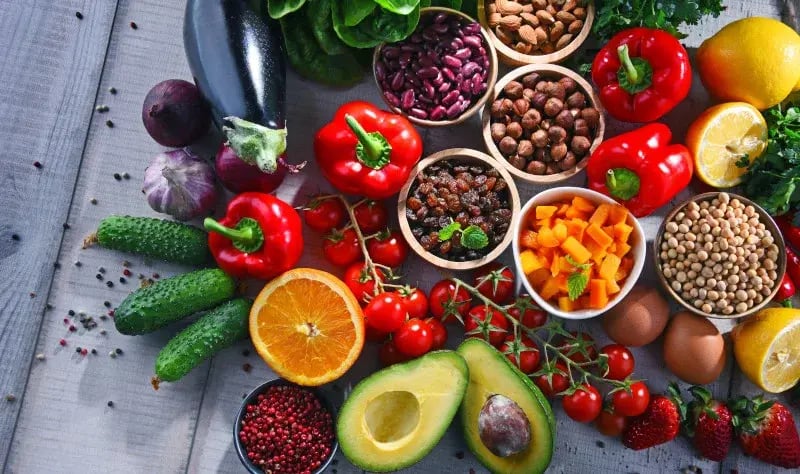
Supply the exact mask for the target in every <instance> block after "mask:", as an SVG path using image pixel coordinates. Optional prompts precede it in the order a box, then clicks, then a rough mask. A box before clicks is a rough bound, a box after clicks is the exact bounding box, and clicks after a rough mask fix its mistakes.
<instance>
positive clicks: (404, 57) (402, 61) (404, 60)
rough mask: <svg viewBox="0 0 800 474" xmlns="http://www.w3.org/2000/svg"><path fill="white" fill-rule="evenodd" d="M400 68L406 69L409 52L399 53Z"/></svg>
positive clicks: (409, 56)
mask: <svg viewBox="0 0 800 474" xmlns="http://www.w3.org/2000/svg"><path fill="white" fill-rule="evenodd" d="M399 60H400V67H401V68H406V67H408V63H410V62H411V52H410V51H403V52H402V53H400V58H399Z"/></svg>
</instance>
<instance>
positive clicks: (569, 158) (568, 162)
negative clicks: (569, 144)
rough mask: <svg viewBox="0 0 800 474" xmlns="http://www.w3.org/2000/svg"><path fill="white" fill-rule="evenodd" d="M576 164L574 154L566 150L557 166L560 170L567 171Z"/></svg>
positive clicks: (576, 160)
mask: <svg viewBox="0 0 800 474" xmlns="http://www.w3.org/2000/svg"><path fill="white" fill-rule="evenodd" d="M577 164H578V159H577V158H575V154H574V153H572V152H571V151H568V152H567V155H566V156H565V157H564V159H563V160H561V161H559V162H558V167H559V168H561V170H562V171H567V170H570V169H572V168H574V167H575V165H577Z"/></svg>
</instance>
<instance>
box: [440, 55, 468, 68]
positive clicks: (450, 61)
mask: <svg viewBox="0 0 800 474" xmlns="http://www.w3.org/2000/svg"><path fill="white" fill-rule="evenodd" d="M442 62H443V63H444V65H445V66H447V67H451V68H453V69H458V68H460V67H461V65H462V64H464V63H463V62H461V60H460V59H458V58H457V57H455V56H453V55H451V54H446V55H445V56H444V57H443V58H442Z"/></svg>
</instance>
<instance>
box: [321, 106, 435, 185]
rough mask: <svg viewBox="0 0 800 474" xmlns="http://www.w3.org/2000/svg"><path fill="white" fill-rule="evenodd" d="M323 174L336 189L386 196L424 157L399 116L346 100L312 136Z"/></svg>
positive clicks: (413, 131) (418, 141)
mask: <svg viewBox="0 0 800 474" xmlns="http://www.w3.org/2000/svg"><path fill="white" fill-rule="evenodd" d="M314 154H315V155H316V157H317V163H319V167H320V169H321V170H322V174H323V175H324V176H325V178H326V179H327V180H328V181H330V182H331V184H332V185H333V186H334V187H335V188H336V189H338V190H339V191H341V192H343V193H347V194H358V195H362V196H366V197H368V198H370V199H385V198H387V197H389V196H391V195H392V194H395V193H397V192H398V191H400V188H402V187H403V185H404V184H405V182H406V180H407V179H408V176H409V174H411V169H412V168H413V167H414V165H415V164H417V161H419V158H420V156H422V138H420V136H419V133H417V131H416V129H415V128H414V126H413V125H412V124H411V122H409V121H408V119H406V118H405V117H403V116H402V115H397V114H393V113H390V112H385V111H383V110H380V109H378V108H377V107H375V106H374V105H372V104H370V103H368V102H360V101H356V102H350V103H347V104H344V105H343V106H341V107H340V108H339V110H337V111H336V115H334V117H333V120H332V121H331V122H330V123H328V124H327V125H325V126H324V127H322V129H320V131H319V132H317V136H316V137H314Z"/></svg>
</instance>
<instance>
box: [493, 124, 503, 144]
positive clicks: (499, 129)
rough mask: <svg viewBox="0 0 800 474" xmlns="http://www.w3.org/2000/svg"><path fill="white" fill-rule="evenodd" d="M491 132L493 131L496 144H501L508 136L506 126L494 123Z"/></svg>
mask: <svg viewBox="0 0 800 474" xmlns="http://www.w3.org/2000/svg"><path fill="white" fill-rule="evenodd" d="M491 131H492V140H494V141H495V143H497V142H499V141H500V140H502V139H503V137H505V136H506V126H505V125H503V124H502V123H493V124H492V128H491Z"/></svg>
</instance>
